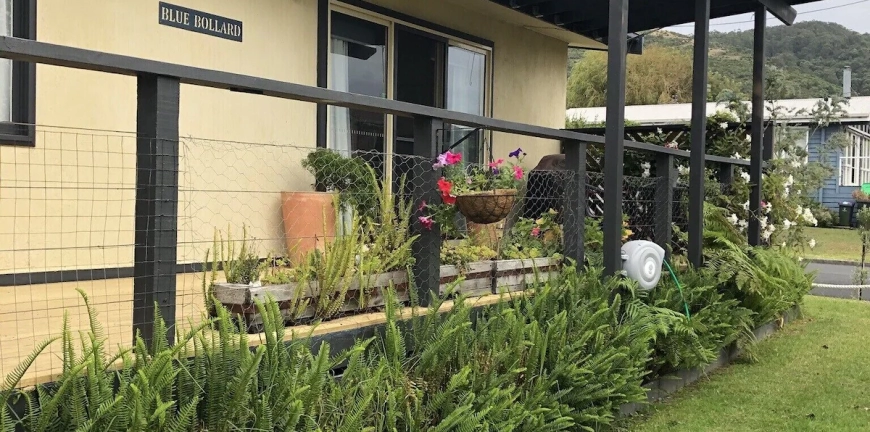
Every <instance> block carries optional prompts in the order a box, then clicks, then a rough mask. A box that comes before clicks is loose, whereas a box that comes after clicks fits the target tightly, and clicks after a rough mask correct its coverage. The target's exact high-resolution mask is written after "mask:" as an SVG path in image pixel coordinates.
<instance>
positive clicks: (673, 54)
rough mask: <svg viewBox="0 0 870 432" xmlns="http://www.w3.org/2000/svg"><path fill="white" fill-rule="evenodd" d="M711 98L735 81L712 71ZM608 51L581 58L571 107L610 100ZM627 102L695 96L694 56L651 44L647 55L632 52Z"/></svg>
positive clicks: (680, 100)
mask: <svg viewBox="0 0 870 432" xmlns="http://www.w3.org/2000/svg"><path fill="white" fill-rule="evenodd" d="M709 83H710V84H709V98H708V100H710V101H712V100H715V96H716V95H718V94H719V93H720V92H721V91H722V90H724V89H725V88H734V87H736V86H735V85H734V83H732V82H730V81H729V80H727V79H725V78H723V77H721V76H719V75H717V74H711V75H710V81H709ZM606 93H607V53H603V52H589V53H586V54H585V55H583V56H582V58H580V60H578V61H577V63H576V64H575V65H574V68H573V70H572V71H571V76H570V77H569V79H568V106H569V107H570V108H577V107H591V106H603V105H605V103H606V102H607V95H606ZM625 96H626V104H628V105H653V104H664V103H683V102H690V101H691V100H692V59H691V57H690V56H689V55H688V53H686V52H684V51H681V50H678V49H675V48H668V47H658V46H654V47H650V48H648V49H646V50H645V51H644V53H643V55H640V56H635V55H632V56H629V57H628V64H627V66H626V92H625Z"/></svg>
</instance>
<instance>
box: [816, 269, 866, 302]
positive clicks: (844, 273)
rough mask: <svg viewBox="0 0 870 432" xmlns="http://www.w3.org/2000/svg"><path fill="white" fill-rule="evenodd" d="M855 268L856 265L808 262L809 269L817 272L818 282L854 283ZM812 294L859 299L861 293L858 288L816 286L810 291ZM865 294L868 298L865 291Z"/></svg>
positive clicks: (832, 283) (833, 283)
mask: <svg viewBox="0 0 870 432" xmlns="http://www.w3.org/2000/svg"><path fill="white" fill-rule="evenodd" d="M855 268H856V267H855V266H852V265H844V264H822V263H813V262H811V263H809V264H807V271H815V272H816V283H817V284H831V285H853V283H852V275H853V274H854V273H855ZM868 268H870V266H868ZM810 294H813V295H818V296H824V297H836V298H846V299H857V298H858V297H859V295H860V294H859V290H858V289H843V288H814V289H813V290H812V291H810ZM864 295H865V298H866V296H867V294H866V293H865V294H864Z"/></svg>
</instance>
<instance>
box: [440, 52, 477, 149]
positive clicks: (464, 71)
mask: <svg viewBox="0 0 870 432" xmlns="http://www.w3.org/2000/svg"><path fill="white" fill-rule="evenodd" d="M485 83H486V55H484V54H483V53H480V52H476V51H472V50H470V49H466V48H462V47H458V46H450V47H448V48H447V86H446V92H447V95H446V102H447V103H446V107H445V108H447V109H448V110H450V111H459V112H463V113H466V114H475V115H480V116H482V115H484V114H485V109H486V99H485V95H486V91H485V87H484V85H485ZM482 140H483V133H482V132H481V131H475V130H474V129H471V128H468V127H465V126H450V128H449V129H448V134H447V140H446V142H447V144H448V146H450V147H453V152H455V153H456V152H458V153H462V156H463V159H465V160H467V161H468V162H471V163H479V162H480V158H481V156H482V153H483V148H482V146H481V144H482Z"/></svg>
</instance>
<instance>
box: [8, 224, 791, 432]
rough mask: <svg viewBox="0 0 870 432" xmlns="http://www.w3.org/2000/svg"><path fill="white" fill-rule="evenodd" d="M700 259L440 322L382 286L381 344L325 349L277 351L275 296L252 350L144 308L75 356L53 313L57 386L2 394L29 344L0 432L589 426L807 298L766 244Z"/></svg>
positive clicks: (562, 281)
mask: <svg viewBox="0 0 870 432" xmlns="http://www.w3.org/2000/svg"><path fill="white" fill-rule="evenodd" d="M708 259H709V261H710V262H711V265H710V267H709V268H708V269H704V270H701V271H698V272H692V271H690V272H686V273H685V274H683V275H682V276H681V278H682V281H683V282H684V285H685V288H684V289H683V292H682V293H680V290H679V289H678V288H676V285H675V284H674V285H672V284H671V282H670V281H665V282H663V283H662V284H661V285H660V286H659V287H658V288H656V289H654V290H652V291H650V292H646V293H645V292H639V291H637V290H636V289H635V286H636V285H635V284H634V283H633V282H631V281H627V280H624V279H621V278H608V279H606V280H605V279H604V278H602V277H601V271H600V270H598V269H594V268H587V269H585V271H584V272H583V273H582V274H579V273H577V272H576V271H575V269H573V268H567V269H565V270H564V272H563V274H562V277H561V278H558V280H552V281H551V283H549V284H545V285H543V286H540V287H539V288H538V290H537V291H536V293H535V295H534V296H525V297H523V296H520V297H517V298H515V299H513V300H510V301H508V300H505V301H502V302H500V303H498V304H496V305H494V306H491V307H488V308H486V309H482V310H476V311H475V310H472V307H471V305H470V304H469V303H466V302H465V301H463V300H462V299H459V300H458V301H456V302H455V305H454V307H453V308H452V309H451V310H450V311H449V312H447V313H440V312H439V309H440V308H441V306H442V304H443V303H442V302H443V300H442V299H441V298H437V297H435V298H433V299H432V302H431V303H432V304H431V306H430V307H429V309H428V311H426V312H425V313H424V314H422V315H417V314H416V312H415V314H414V315H413V316H412V318H411V319H410V320H409V321H407V322H404V323H400V322H399V318H398V316H399V311H398V305H397V304H396V301H395V297H394V293H393V292H392V291H388V293H387V302H386V311H385V314H386V318H387V319H386V324H385V330H384V332H383V335H382V337H379V338H371V339H367V340H359V341H356V343H355V344H354V345H353V346H352V347H351V348H350V349H348V350H347V351H345V352H343V353H340V354H337V355H331V354H330V353H331V351H330V347H329V344H328V343H322V344H320V346H319V348H317V350H312V348H311V346H312V345H311V343H310V341H309V340H305V339H294V340H293V341H291V342H285V341H284V339H285V337H286V336H287V335H286V334H285V329H284V327H283V317H282V315H281V311H280V310H279V307H278V305H277V304H276V303H274V302H272V301H268V302H266V303H258V304H257V308H258V309H259V311H260V313H261V314H262V315H263V325H264V329H265V332H264V334H263V335H261V336H260V337H261V344H260V345H259V346H258V347H256V348H255V349H251V348H250V343H249V342H250V341H249V339H248V338H249V336H248V335H247V334H246V332H245V329H244V328H243V326H241V327H240V326H237V325H235V324H233V321H232V319H231V318H230V314H229V312H228V311H226V310H225V309H223V308H222V307H217V308H216V314H217V318H216V319H214V320H211V321H207V322H204V323H203V324H202V325H199V326H195V327H193V328H192V329H191V330H189V331H187V332H184V333H182V332H179V333H178V336H177V338H176V339H177V343H176V344H175V345H174V346H170V345H169V344H168V342H167V337H166V336H167V329H166V326H165V325H164V323H163V321H162V320H161V319H160V317H159V316H155V317H154V319H155V322H156V323H157V326H156V331H155V337H154V342H153V343H152V344H151V346H147V345H146V343H145V341H143V340H142V339H141V338H138V337H137V338H136V343H135V345H134V346H133V347H132V348H130V349H127V350H123V351H121V352H120V353H119V354H117V355H113V354H111V353H110V352H109V350H108V349H107V348H106V344H105V340H106V338H105V336H104V335H103V331H102V329H101V328H100V326H99V323H98V322H97V320H96V315H95V314H94V312H93V310H92V309H91V308H90V306H88V310H89V312H90V330H89V332H88V334H85V335H83V336H82V338H81V346H82V348H81V349H80V350H77V349H75V348H74V346H75V345H76V344H75V343H74V342H73V340H72V333H71V331H70V329H69V326H68V325H67V321H66V320H65V321H64V332H63V337H62V344H63V352H64V356H63V374H62V375H61V376H60V378H59V379H58V381H57V382H56V383H55V385H52V386H38V387H37V389H36V390H35V391H25V392H22V393H13V392H12V391H10V390H9V389H12V388H14V387H16V386H17V385H18V382H19V380H20V378H21V377H22V376H23V375H24V373H25V372H26V369H27V367H28V366H29V364H31V363H32V362H33V359H34V358H35V357H36V356H37V355H39V352H40V351H41V349H38V350H36V351H35V352H34V354H33V355H31V356H30V357H28V359H26V361H25V362H24V363H23V364H22V365H21V366H20V367H19V368H17V369H16V370H15V371H14V372H13V373H12V374H11V375H10V377H8V378H7V381H6V387H4V388H5V389H6V390H4V392H3V393H0V397H2V398H3V399H2V400H4V401H14V400H15V398H24V401H25V402H26V403H25V404H24V405H25V406H26V407H27V411H26V412H25V415H24V416H23V417H21V418H18V419H13V417H12V416H11V415H10V412H9V407H8V405H7V404H3V405H2V411H0V413H2V416H0V421H2V423H0V431H2V432H7V431H11V430H15V428H16V427H20V428H22V429H24V430H37V431H43V430H99V431H128V430H130V431H192V430H197V431H199V430H208V431H231V430H233V431H234V430H330V431H345V430H346V431H360V430H367V431H382V430H384V431H412V430H413V431H417V430H426V431H442V430H444V431H446V430H450V431H454V430H457V431H458V430H488V431H505V430H516V431H542V430H553V431H556V430H586V431H593V430H601V429H604V428H607V426H608V425H609V424H611V423H612V422H613V421H614V418H615V417H616V415H617V414H618V412H619V408H620V406H621V405H623V404H626V403H631V402H644V401H646V390H645V389H644V388H643V386H642V384H643V382H645V381H647V380H649V379H651V378H653V377H656V376H658V375H662V374H665V373H667V372H670V371H673V370H674V369H678V368H690V367H697V366H702V365H704V364H706V363H708V362H710V360H712V359H713V358H714V357H715V355H716V353H717V352H718V350H719V349H721V348H722V347H725V346H727V345H729V344H731V343H737V344H738V346H740V345H746V344H747V343H749V342H751V333H750V332H749V330H750V329H751V328H752V327H753V326H754V325H757V323H759V322H762V321H764V320H770V319H772V318H773V317H775V316H776V314H777V313H779V312H781V311H783V310H784V309H785V308H787V307H790V306H791V305H793V304H794V303H796V302H799V301H800V299H801V296H802V294H803V293H804V292H805V290H806V289H807V286H806V283H807V278H806V276H804V275H803V273H802V268H801V266H799V265H797V262H796V261H795V260H794V259H793V258H790V257H786V256H783V255H779V254H778V252H775V251H768V250H763V249H751V248H750V249H747V248H743V247H740V246H736V245H733V244H730V245H729V244H727V243H724V241H723V243H722V244H721V247H720V249H718V250H716V251H714V253H713V254H712V255H711V256H710V257H709V258H708ZM728 259H731V260H734V261H733V262H728V261H727V260H728ZM738 269H742V270H743V273H741V272H737V270H738ZM326 273H327V274H330V273H331V272H326ZM84 299H85V302H86V304H87V297H84ZM684 299H685V302H686V304H687V305H688V309H689V315H690V317H689V316H686V314H685V312H684V305H683V301H684ZM50 343H51V340H49V341H46V342H45V343H43V344H41V345H40V348H43V349H44V347H45V346H47V345H48V344H50ZM116 363H120V367H118V368H116V367H112V365H113V364H116ZM336 373H340V379H337V378H338V377H336V375H335V374H336Z"/></svg>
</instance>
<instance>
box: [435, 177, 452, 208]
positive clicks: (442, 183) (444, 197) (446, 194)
mask: <svg viewBox="0 0 870 432" xmlns="http://www.w3.org/2000/svg"><path fill="white" fill-rule="evenodd" d="M438 190H439V191H440V192H441V201H443V202H444V204H447V205H453V204H455V203H456V197H455V196H453V195H452V194H451V193H450V191H452V190H453V183H450V182H449V181H448V180H446V179H445V178H444V177H441V179H440V180H438Z"/></svg>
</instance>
